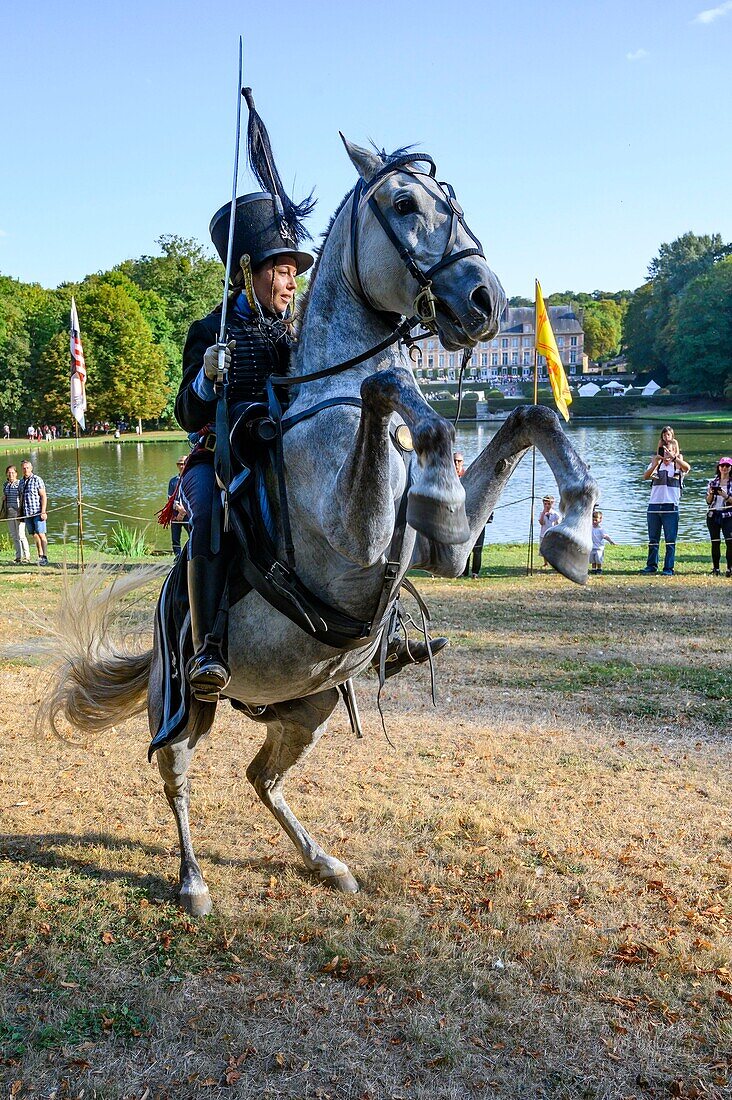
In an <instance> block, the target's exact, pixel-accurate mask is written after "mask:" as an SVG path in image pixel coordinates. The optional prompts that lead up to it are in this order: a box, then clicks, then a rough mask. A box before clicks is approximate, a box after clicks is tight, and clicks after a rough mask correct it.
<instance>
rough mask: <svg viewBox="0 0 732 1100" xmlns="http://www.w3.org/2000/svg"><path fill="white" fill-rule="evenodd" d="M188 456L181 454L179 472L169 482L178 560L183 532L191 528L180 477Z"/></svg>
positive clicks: (171, 527) (173, 531) (171, 530)
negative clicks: (183, 500) (182, 495)
mask: <svg viewBox="0 0 732 1100" xmlns="http://www.w3.org/2000/svg"><path fill="white" fill-rule="evenodd" d="M187 457H188V456H187V455H181V457H180V458H179V459H178V461H177V462H176V466H177V467H178V473H177V474H176V475H175V476H174V477H171V479H170V481H169V482H168V499H170V498H171V497H172V500H173V518H172V519H171V521H170V539H171V542H172V544H173V557H174V558H175V560H176V561H177V560H178V558H179V557H180V555H181V546H180V538H181V533H182V532H183V530H184V529H185V530H186V531H187V532H188V533H189V534H190V528H189V526H188V524H187V523H186V522H185V519H186V516H187V515H188V513H187V512H186V510H185V508H184V507H183V504H182V503H181V499H180V479H181V478H182V477H183V471H184V470H185V468H186V458H187Z"/></svg>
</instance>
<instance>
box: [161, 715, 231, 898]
mask: <svg viewBox="0 0 732 1100" xmlns="http://www.w3.org/2000/svg"><path fill="white" fill-rule="evenodd" d="M215 714H216V706H215V704H211V703H199V702H198V701H197V700H195V699H194V700H193V702H192V704H191V715H190V720H189V722H188V725H187V727H186V736H185V737H184V738H183V739H182V740H179V741H175V742H174V743H173V744H172V745H168V746H167V748H164V749H159V750H158V753H157V758H158V761H157V763H158V768H159V770H160V774H161V776H162V778H163V786H164V789H165V797H166V798H167V800H168V805H169V806H170V808H171V810H172V811H173V814H174V815H175V823H176V825H177V827H178V840H179V843H180V875H179V892H178V897H179V900H180V904H181V905H182V907H183V908H184V909H185V911H186V912H187V913H190V914H191V916H192V917H205V916H208V914H209V913H210V912H211V895H210V894H209V892H208V886H207V885H206V880H205V879H204V877H203V874H202V873H201V868H200V867H199V866H198V861H197V859H196V856H195V854H194V851H193V841H192V840H191V826H190V821H189V816H188V807H189V801H190V784H189V782H188V768H189V766H190V763H191V760H192V759H193V753H194V750H195V748H196V744H197V743H198V740H199V738H201V737H203V735H204V734H205V733H208V731H209V729H210V728H211V726H212V724H213V720H214V715H215Z"/></svg>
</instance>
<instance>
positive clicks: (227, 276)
mask: <svg viewBox="0 0 732 1100" xmlns="http://www.w3.org/2000/svg"><path fill="white" fill-rule="evenodd" d="M241 82H242V40H241V35H239V79H238V81H237V85H236V136H235V139H234V179H233V182H232V185H231V210H230V211H229V240H228V243H227V246H226V274H225V276H224V298H223V302H222V304H221V326H220V328H219V345H220V348H219V374H220V375H221V374H223V367H224V343H225V338H226V310H227V306H228V304H229V281H230V279H231V261H232V253H233V251H234V225H235V223H236V189H237V185H238V182H239V143H240V134H241V97H242V86H241Z"/></svg>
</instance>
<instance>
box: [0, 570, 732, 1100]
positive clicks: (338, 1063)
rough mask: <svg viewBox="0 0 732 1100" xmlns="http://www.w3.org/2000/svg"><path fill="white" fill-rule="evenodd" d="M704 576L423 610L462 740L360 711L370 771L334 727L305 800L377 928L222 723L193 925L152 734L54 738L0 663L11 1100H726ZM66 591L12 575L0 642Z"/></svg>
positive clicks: (728, 856)
mask: <svg viewBox="0 0 732 1100" xmlns="http://www.w3.org/2000/svg"><path fill="white" fill-rule="evenodd" d="M517 560H518V559H517ZM690 560H693V561H696V560H697V559H693V556H692V558H690ZM630 564H631V565H634V563H630ZM635 564H638V563H635ZM702 568H706V564H705V562H704V555H703V554H702V553H701V551H700V555H699V558H698V564H694V565H692V566H691V568H688V567H687V570H686V572H685V574H684V573H682V575H679V576H677V577H675V578H673V579H670V580H664V579H660V578H659V579H650V580H649V579H647V578H640V577H638V576H635V575H633V574H632V571H631V567H630V565H629V567H628V569H626V570H625V571H623V570H619V571H617V572H616V573H615V574H614V575H613V574H608V575H606V576H604V577H603V578H593V579H592V580H591V581H590V583H589V584H588V585H587V586H586V587H585V588H583V589H580V588H577V587H573V586H572V585H570V584H569V583H567V582H565V581H562V580H561V579H559V578H558V577H555V576H549V575H544V574H542V575H539V576H535V577H533V578H530V579H527V578H523V577H521V576H519V575H512V573H513V574H518V573H519V572H520V571H519V569H518V568H517V569H513V570H511V569H510V568H508V567H506V568H505V569H503V570H502V575H501V576H498V577H489V578H485V579H482V580H480V581H477V582H451V583H446V582H441V581H437V580H431V579H429V578H422V579H420V581H419V584H420V587H421V589H422V590H423V591H424V592H425V594H426V595H427V597H428V599H429V602H430V604H431V608H432V611H433V615H434V619H435V622H436V624H438V625H439V628H440V630H444V631H445V632H446V633H447V634H449V635H450V637H451V640H452V645H451V647H450V649H449V650H447V651H446V652H445V654H444V655H443V656H442V657H441V659H440V662H439V678H438V699H439V706H438V709H437V710H434V709H433V708H432V707H431V705H430V703H429V677H428V675H427V673H426V672H425V671H423V670H418V671H412V672H411V673H410V672H407V673H405V674H403V675H402V676H400V677H398V678H397V679H396V680H391V681H389V684H388V686H387V688H386V689H385V691H384V693H383V700H384V709H385V712H386V720H387V726H388V730H389V735H390V738H391V741H392V742H393V745H394V747H391V746H390V745H389V744H388V743H387V741H386V740H385V738H384V736H383V733H382V732H381V728H380V722H379V719H378V714H377V711H376V709H375V695H376V691H375V680H373V679H371V678H370V677H366V678H363V679H362V680H361V681H360V682H359V687H360V690H359V697H360V701H361V707H362V712H363V718H364V724H365V727H366V737H365V739H364V740H362V741H357V740H355V739H354V738H353V736H352V734H351V733H350V731H349V728H348V723H347V719H346V715H345V712H344V711H343V710H338V711H337V712H336V714H335V716H334V718H333V720H332V724H331V727H330V731H329V734H328V735H327V736H326V737H325V738H324V739H323V741H322V742H321V744H320V746H319V747H318V749H317V750H316V752H315V753H314V754H313V755H312V756H311V757H310V759H309V760H308V761H307V763H306V764H305V766H304V767H303V769H302V770H301V771H300V772H298V774H297V775H296V776H294V777H293V779H292V782H291V784H290V787H289V794H290V799H291V803H292V805H293V808H294V809H295V810H296V812H297V813H298V815H299V816H300V817H301V819H302V821H303V822H304V823H306V824H307V825H308V826H309V827H310V828H311V829H312V831H313V833H314V835H315V836H316V837H317V838H318V839H319V840H320V841H321V842H322V843H323V844H324V845H325V846H326V848H328V850H330V851H331V852H332V853H334V854H336V855H338V856H339V857H341V858H342V859H344V860H345V861H346V862H347V863H348V864H349V866H350V868H351V870H352V871H353V872H354V874H356V876H357V877H358V879H359V881H360V883H361V885H362V890H361V893H359V894H357V895H353V896H342V895H337V894H333V893H331V892H329V891H327V890H326V889H325V888H323V887H321V886H319V885H316V884H315V883H313V882H312V881H311V880H310V878H309V877H308V876H307V875H306V874H305V873H304V871H303V870H302V869H301V867H300V864H299V862H298V859H297V857H296V855H295V852H294V850H293V849H292V848H291V846H290V844H289V841H288V840H287V839H286V837H285V836H284V834H282V833H281V832H280V831H279V829H278V827H277V826H276V824H275V822H274V820H273V819H272V818H270V817H268V815H267V814H266V811H265V810H264V809H263V808H262V807H261V806H260V804H259V803H258V801H257V800H256V797H255V795H254V793H253V791H252V790H251V788H250V787H249V785H248V783H247V781H246V778H245V774H244V773H245V768H246V765H247V763H248V762H249V760H250V759H251V757H252V756H253V755H254V753H255V751H256V749H257V748H258V746H259V744H260V742H261V738H262V731H261V729H260V728H259V727H258V726H255V725H254V724H252V723H249V722H247V721H246V720H245V719H244V718H243V717H241V716H240V715H237V714H236V713H234V712H233V711H232V710H231V709H230V708H229V707H228V706H227V705H222V706H221V707H220V714H219V717H218V720H217V723H216V725H215V727H214V731H213V733H212V735H211V737H210V738H209V739H208V741H207V743H206V744H205V745H204V746H203V748H202V749H201V751H200V753H199V755H198V756H197V758H196V762H195V766H194V772H193V801H192V819H193V830H194V838H195V840H196V842H197V847H198V856H199V859H200V861H201V863H202V866H203V868H204V872H205V874H206V875H207V878H208V881H209V885H210V888H211V892H212V896H213V900H214V904H215V907H216V908H215V913H214V915H213V916H212V917H210V918H208V919H207V920H205V921H202V922H200V923H195V922H193V921H191V920H190V919H189V918H187V917H186V916H184V915H182V914H181V913H180V912H179V911H178V910H177V908H176V906H175V898H174V891H173V887H174V881H175V875H176V872H177V849H176V837H175V830H174V823H173V818H172V815H171V814H170V812H169V810H168V807H167V804H166V802H165V799H164V797H163V795H162V790H161V787H160V783H159V780H158V775H157V770H156V769H155V767H154V766H148V765H147V763H146V758H145V752H146V745H147V732H146V727H145V724H144V722H143V721H142V720H141V719H135V720H133V721H130V722H128V723H127V724H126V725H125V726H122V727H120V728H118V729H117V730H116V731H115V732H113V733H112V734H110V735H109V736H107V737H105V738H104V739H102V740H100V741H98V742H97V743H96V744H95V745H94V746H92V747H91V748H80V747H75V746H72V745H69V744H66V743H63V742H60V741H58V740H54V739H51V738H48V739H45V738H40V739H39V738H36V737H34V736H33V734H32V726H33V719H34V709H35V703H36V701H37V699H38V697H39V693H40V691H41V689H42V672H41V670H40V669H39V668H38V667H36V666H35V665H33V664H30V663H28V662H24V661H22V660H20V659H14V660H12V661H10V660H5V661H4V662H2V663H0V685H1V688H2V708H0V814H1V815H2V817H1V820H0V834H1V835H0V982H1V985H0V1082H2V1089H1V1090H0V1095H2V1096H13V1097H21V1098H24V1097H30V1096H33V1097H47V1098H59V1100H60V1098H67V1097H68V1098H72V1097H83V1098H84V1100H90V1098H94V1097H98V1098H105V1100H106V1098H109V1100H122V1098H135V1100H155V1098H164V1097H169V1098H171V1100H173V1098H175V1100H177V1098H184V1100H187V1098H195V1100H199V1098H200V1100H203V1098H215V1097H229V1096H232V1097H233V1096H237V1097H257V1098H259V1097H263V1098H269V1097H272V1098H275V1097H277V1098H285V1100H295V1098H303V1100H305V1098H308V1100H310V1098H312V1100H400V1098H402V1100H426V1098H436V1100H463V1098H468V1097H471V1098H472V1097H487V1098H489V1097H500V1098H511V1100H518V1098H521V1100H534V1098H568V1100H569V1098H572V1100H574V1098H577V1100H579V1098H586V1100H620V1098H625V1100H630V1098H631V1097H634V1098H636V1100H645V1098H651V1097H658V1098H661V1097H687V1098H692V1097H698V1098H700V1097H705V1098H709V1097H711V1098H715V1100H723V1098H729V1097H732V962H731V961H730V945H731V939H730V934H731V933H732V896H731V895H732V891H731V888H730V887H731V884H732V819H731V817H730V795H731V794H732V776H731V773H730V728H731V725H732V723H731V719H732V680H731V679H730V635H731V633H732V632H731V630H730V627H731V626H732V616H731V615H730V607H731V606H732V582H730V581H726V582H725V580H724V579H723V578H722V579H717V578H711V577H708V576H705V575H703V574H702V572H701V570H702ZM682 569H683V559H682ZM693 570H695V571H693ZM60 587H61V581H60V577H59V575H58V574H57V573H55V572H54V571H49V573H45V574H37V572H36V571H35V570H34V571H32V572H30V573H26V574H25V575H23V576H20V575H15V574H14V571H13V570H12V569H6V570H5V572H4V574H3V578H2V588H1V591H0V594H1V597H2V602H1V603H0V628H1V629H2V633H3V637H4V638H5V639H10V640H18V639H20V638H21V637H22V635H23V631H24V630H29V632H31V633H33V632H35V631H37V630H38V629H40V627H41V624H42V620H43V618H44V617H45V616H46V614H48V613H51V612H52V610H53V607H54V605H55V603H56V602H57V600H58V596H59V592H60ZM150 600H151V601H152V594H151V596H150ZM151 606H152V603H151ZM21 608H26V609H27V610H26V611H22V610H21ZM31 616H33V625H32V626H30V627H29V626H28V622H29V620H30V617H31ZM23 621H25V626H23V625H21V624H22V623H23Z"/></svg>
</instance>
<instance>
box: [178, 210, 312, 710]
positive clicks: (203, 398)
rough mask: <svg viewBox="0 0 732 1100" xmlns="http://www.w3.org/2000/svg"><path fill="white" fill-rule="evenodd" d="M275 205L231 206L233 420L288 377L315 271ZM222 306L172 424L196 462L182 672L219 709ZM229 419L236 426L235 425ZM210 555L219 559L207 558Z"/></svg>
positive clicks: (188, 347)
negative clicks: (296, 315) (188, 635)
mask: <svg viewBox="0 0 732 1100" xmlns="http://www.w3.org/2000/svg"><path fill="white" fill-rule="evenodd" d="M229 212H230V204H228V203H227V205H226V206H224V207H222V209H221V210H219V211H217V213H216V214H214V216H213V218H212V220H211V225H210V227H209V228H210V233H211V239H212V240H213V243H214V245H215V247H216V250H217V252H218V254H219V256H220V257H221V260H222V262H224V263H225V262H226V249H227V244H228V230H229ZM280 212H281V204H280V203H279V202H278V200H277V199H276V198H275V197H273V195H271V194H267V193H261V192H258V193H256V194H253V195H243V196H241V197H239V198H238V199H237V200H236V217H235V226H234V246H233V253H232V255H233V256H234V257H235V266H236V268H237V271H236V275H235V276H234V277H233V279H232V284H233V289H232V292H231V295H230V297H229V303H228V307H227V315H228V324H227V330H226V342H227V345H228V346H227V349H226V353H225V358H226V366H227V368H228V405H229V409H232V408H233V407H234V406H236V407H237V411H238V410H240V409H241V408H242V407H244V406H245V405H247V404H249V403H251V402H254V401H264V400H265V397H266V395H265V387H266V383H267V379H268V378H269V376H270V375H271V374H286V373H287V367H288V362H289V357H290V346H291V336H290V326H291V322H292V317H293V309H292V305H293V297H294V294H295V289H296V283H295V279H296V277H297V276H298V275H302V273H303V272H304V271H307V270H308V268H309V267H310V266H311V265H312V263H313V257H312V256H311V255H310V254H309V253H308V252H300V251H298V249H297V247H296V245H294V244H293V236H292V234H291V233H290V232H289V231H288V227H287V226H286V225H285V223H284V221H283V219H282V217H281V213H280ZM220 322H221V306H218V307H217V308H216V309H214V310H213V311H212V312H211V313H209V315H208V316H207V317H204V318H203V320H201V321H196V322H194V324H193V325H191V328H190V330H189V333H188V339H187V340H186V344H185V348H184V351H183V378H182V381H181V386H180V389H179V391H178V396H177V398H176V402H175V415H176V418H177V420H178V422H179V424H180V425H181V427H183V428H185V430H186V431H187V432H190V433H196V436H197V440H196V444H195V447H194V450H193V452H192V453H191V455H190V457H189V458H188V462H187V463H186V468H185V472H184V474H183V477H182V479H181V499H182V501H183V503H184V505H185V507H186V510H187V511H188V514H189V516H190V517H191V520H190V522H191V532H190V540H189V544H188V546H189V550H188V563H187V569H188V596H189V602H190V608H191V631H192V634H193V647H194V656H193V657H192V659H191V660H190V662H189V664H188V668H187V670H186V672H187V676H188V680H189V683H190V685H191V690H192V692H193V694H194V695H195V696H196V697H197V698H199V699H204V700H208V701H215V700H216V699H217V698H218V695H219V693H220V692H221V691H223V690H224V689H225V687H226V685H227V684H228V682H229V678H230V673H229V668H228V666H227V664H226V661H225V659H224V657H223V654H222V652H221V642H220V638H217V637H216V634H215V631H214V626H215V623H216V618H217V615H218V611H219V606H220V604H221V600H222V597H223V594H224V589H225V587H226V577H227V571H228V564H229V562H228V553H227V547H226V545H225V544H224V545H223V546H222V547H221V549H220V550H218V546H219V544H220V541H221V539H220V533H219V531H212V527H215V526H217V525H219V524H220V521H221V515H220V509H219V508H218V500H217V498H218V489H217V486H216V477H215V473H214V452H213V445H214V443H215V437H214V435H213V422H214V419H215V416H216V393H215V391H214V380H215V379H216V375H217V371H218V347H217V343H218V337H219V326H220ZM232 419H233V417H232ZM212 534H213V535H214V538H213V545H214V546H215V547H216V548H217V549H213V548H212Z"/></svg>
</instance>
